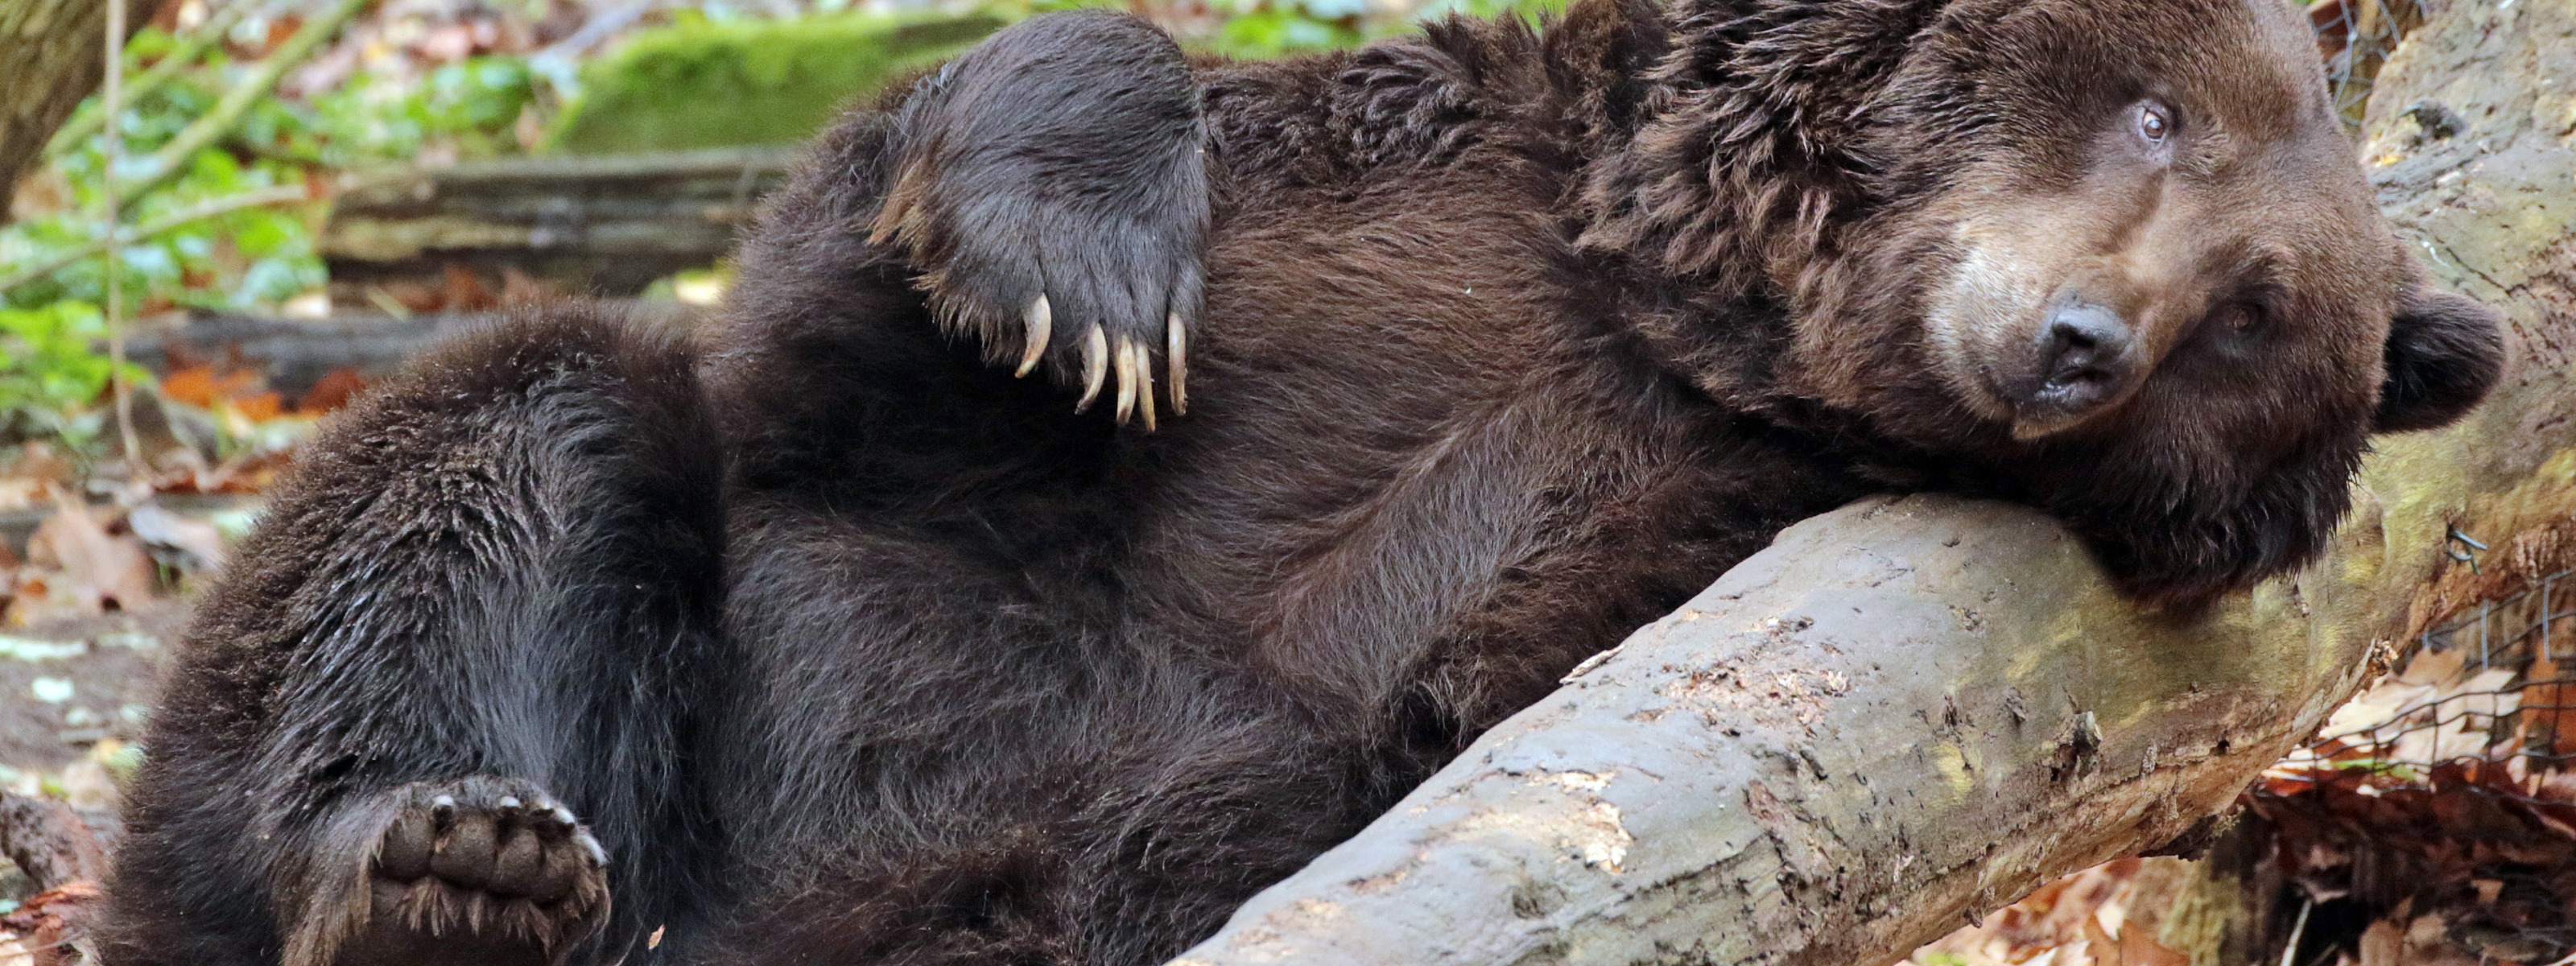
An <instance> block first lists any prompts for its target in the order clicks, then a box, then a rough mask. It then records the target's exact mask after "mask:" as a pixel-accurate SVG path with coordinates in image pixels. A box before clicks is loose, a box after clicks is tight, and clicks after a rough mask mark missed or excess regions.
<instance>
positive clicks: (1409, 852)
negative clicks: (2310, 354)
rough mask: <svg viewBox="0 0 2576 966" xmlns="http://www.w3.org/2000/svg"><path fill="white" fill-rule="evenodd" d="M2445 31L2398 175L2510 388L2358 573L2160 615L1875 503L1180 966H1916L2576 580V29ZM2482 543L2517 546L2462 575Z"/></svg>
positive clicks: (2389, 447)
mask: <svg viewBox="0 0 2576 966" xmlns="http://www.w3.org/2000/svg"><path fill="white" fill-rule="evenodd" d="M2426 35H2431V36H2432V37H2434V38H2436V39H2435V40H2433V41H2425V42H2423V43H2422V44H2421V46H2423V47H2424V49H2425V50H2426V51H2427V52H2428V53H2426V54H2424V55H2420V56H2415V57H2411V58H2410V57H2409V56H2408V50H2413V49H2415V47H2416V46H2418V45H2415V44H2410V47H2409V48H2408V49H2407V50H2401V51H2400V53H2399V55H2398V56H2397V57H2396V58H2395V59H2393V60H2392V61H2391V62H2390V64H2389V65H2388V68H2387V70H2386V72H2384V73H2383V74H2382V77H2381V84H2382V91H2381V93H2380V95H2379V96H2380V97H2383V98H2388V99H2389V101H2390V102H2387V103H2382V104H2379V105H2376V106H2374V108H2373V116H2372V124H2371V125H2370V126H2369V128H2368V130H2369V132H2370V137H2369V138H2368V141H2367V145H2366V147H2365V160H2366V161H2367V162H2368V163H2370V164H2371V166H2372V168H2373V170H2374V172H2375V173H2376V175H2377V177H2378V181H2379V183H2380V185H2381V187H2382V188H2383V190H2384V192H2385V194H2384V195H2383V198H2382V202H2383V207H2384V208H2386V209H2387V210H2388V211H2389V213H2390V215H2391V216H2392V217H2393V218H2394V219H2395V220H2396V221H2397V222H2398V224H2399V228H2400V230H2401V231H2402V232H2404V233H2405V234H2406V235H2407V236H2408V237H2409V238H2410V239H2413V240H2415V241H2417V242H2418V243H2419V244H2420V245H2421V246H2422V249H2423V251H2424V252H2425V253H2426V255H2427V257H2428V261H2429V262H2430V263H2431V264H2432V266H2433V267H2434V270H2435V272H2436V274H2437V275H2438V276H2439V277H2440V279H2441V280H2442V281H2443V282H2444V283H2446V284H2450V285H2453V286H2454V287H2457V288H2459V289H2460V290H2462V291H2465V292H2468V293H2469V294H2472V295H2474V296H2477V297H2479V298H2481V299H2483V300H2485V301H2487V302H2488V303H2489V304H2490V305H2493V306H2496V307H2497V308H2498V309H2500V310H2501V311H2503V312H2504V313H2505V314H2506V315H2507V317H2508V319H2509V320H2510V326H2509V333H2508V337H2507V338H2508V342H2509V344H2510V347H2511V351H2512V352H2513V354H2514V360H2513V362H2512V364H2511V368H2510V369H2509V370H2508V376H2507V378H2506V381H2505V384H2504V385H2503V386H2501V387H2499V389H2498V390H2497V392H2496V394H2495V396H2494V397H2493V398H2492V399H2491V400H2490V401H2489V403H2488V404H2487V405H2486V406H2484V407H2482V408H2481V409H2480V410H2478V411H2477V412H2475V413H2473V414H2472V415H2471V416H2470V417H2469V418H2468V419H2467V420H2465V421H2464V422H2463V423H2462V424H2461V425H2458V426H2455V427H2452V428H2450V429H2447V430H2444V431H2441V432H2436V433H2421V434H2414V435H2410V436H2402V437H2393V438H2385V439H2382V440H2380V441H2379V442H2378V444H2377V445H2378V448H2379V452H2378V453H2377V454H2376V455H2375V456H2374V457H2373V458H2372V459H2371V460H2370V461H2369V463H2368V465H2367V466H2366V467H2365V469H2364V471H2363V474H2362V478H2361V479H2360V480H2359V481H2358V483H2357V484H2356V493H2355V507H2354V511H2353V513H2352V515H2351V517H2350V518H2349V519H2348V520H2347V521H2346V522H2345V525H2344V527H2343V529H2342V530H2341V532H2340V533H2339V535H2338V537H2337V539H2336V541H2335V544H2334V547H2333V549H2332V551H2331V552H2330V554H2329V556H2328V557H2327V559H2325V560H2324V561H2322V562H2321V563H2319V564H2317V565H2316V566H2314V567H2311V568H2309V569H2307V570H2306V571H2304V572H2302V573H2300V574H2297V575H2295V576H2292V577H2289V578H2284V579H2281V580H2276V581H2273V582H2271V583H2269V584H2267V585H2265V586H2263V587H2261V588H2258V589H2257V590H2256V591H2254V592H2253V593H2251V594H2247V595H2242V596H2239V597H2237V598H2234V599H2230V600H2226V601H2223V602H2221V603H2219V604H2217V605H2214V606H2213V607H2211V608H2210V609H2208V610H2207V611H2205V612H2202V613H2194V614H2181V613H2154V612H2148V611H2144V610H2141V609H2139V608H2137V607H2135V606H2133V605H2131V604H2130V603H2128V602H2127V601H2125V600H2123V599H2121V598H2119V597H2118V596H2116V595H2115V594H2113V593H2112V592H2111V591H2110V590H2109V589H2108V587H2107V585H2106V584H2105V583H2104V582H2103V581H2102V580H2101V578H2100V576H2099V574H2098V572H2097V570H2096V568H2095V567H2094V565H2093V563H2092V562H2091V560H2090V559H2089V558H2088V557H2087V556H2086V555H2085V553H2084V552H2083V550H2082V549H2081V547H2079V546H2078V545H2077V544H2076V542H2075V541H2074V540H2073V539H2072V538H2071V537H2070V536H2068V535H2067V534H2066V533H2065V532H2064V531H2063V530H2062V529H2060V528H2059V527H2058V526H2057V525H2056V524H2055V523H2054V522H2052V521H2050V520H2048V519H2046V518H2045V517H2043V516H2041V515H2039V514H2038V513H2036V512H2033V511H2030V510H2027V509H2021V508H2016V507H2010V506H2002V505H1996V504H1987V503H1977V502H1971V501H1966V500H1960V499H1954V498H1948V497H1940V496H1913V497H1905V498H1879V499H1872V500H1867V501H1863V502H1861V503H1859V504H1856V505H1854V506H1851V507H1847V508H1845V509H1843V510H1840V511H1837V512H1834V513H1831V514H1827V515H1825V516H1822V517H1818V518H1816V519H1814V520H1810V521H1807V522H1805V523H1802V524H1799V525H1798V526H1795V527H1792V528H1790V529H1789V530H1788V531H1786V532H1784V533H1782V534H1781V535H1780V537H1779V539H1778V541H1777V542H1776V543H1775V544H1774V545H1773V546H1772V547H1771V548H1770V549H1768V550H1766V551H1764V552H1762V553H1760V554H1757V555H1755V556H1754V557H1753V558H1751V559H1749V560H1747V561H1745V562H1744V563H1743V564H1742V565H1740V566H1738V567H1737V568H1735V569H1734V570H1733V571H1731V572H1729V573H1728V574H1727V575H1726V576H1725V577H1724V578H1723V579H1721V580H1720V581H1719V582H1718V583H1717V584H1716V585H1715V586H1713V587H1711V588H1709V590H1707V591H1706V592H1704V593H1702V594H1701V595H1700V596H1699V597H1698V598H1697V599H1695V600H1693V601H1691V603H1690V604H1689V605H1688V606H1686V607H1684V608H1683V609H1682V610H1680V611H1679V612H1677V613H1675V614H1673V615H1671V616H1670V617H1667V618H1665V619H1664V620H1662V621H1660V622H1658V623H1656V624H1654V625H1653V626H1650V627H1647V628H1645V629H1644V630H1641V631H1639V632H1638V633H1637V634H1636V635H1635V636H1633V637H1631V638H1629V640H1628V641H1627V642H1626V643H1624V644H1622V645H1620V646H1619V647H1618V648H1616V649H1614V650H1613V651H1611V652H1608V653H1607V654H1605V655H1603V656H1601V657H1599V658H1596V659H1595V660H1594V661H1592V662H1587V664H1586V666H1584V667H1583V668H1580V669H1578V670H1577V671H1575V673H1574V674H1573V675H1571V676H1570V677H1569V678H1568V679H1567V680H1568V685H1567V686H1566V687H1565V688H1564V689H1563V690H1561V691H1559V692H1557V693H1556V694H1555V695H1553V696H1551V697H1550V698H1548V699H1547V700H1545V701H1542V702H1540V703H1539V704H1538V705H1536V706H1534V707H1532V708H1530V709H1528V710H1527V711H1524V712H1522V713H1521V714H1520V715H1518V716H1515V717H1513V718H1512V719H1510V720H1508V721H1506V722H1504V723H1503V724H1502V725H1501V726H1499V727H1497V728H1495V729H1494V730H1493V731H1492V732H1490V733H1488V734H1486V735H1485V736H1484V737H1483V738H1482V739H1481V740H1479V741H1478V742H1477V743H1476V744H1475V745H1474V746H1473V747H1471V748H1470V749H1469V750H1468V751H1467V753H1466V754H1465V755H1463V756H1461V757H1460V758H1459V759H1458V760H1457V761H1456V762H1454V763H1452V764H1451V765H1450V767H1448V768H1447V769H1444V770H1443V771H1441V772H1440V773H1439V774H1438V775H1436V776H1434V777H1433V778H1432V779H1431V780H1430V781H1429V782H1427V783H1425V784H1424V785H1423V786H1422V787H1421V788H1420V789H1418V790H1416V791H1415V792H1414V794H1412V795H1411V796H1409V797H1407V798H1406V799H1405V800H1404V801H1403V802H1402V803H1401V804H1399V805H1398V806H1397V807H1396V808H1395V809H1394V810H1393V811H1392V812H1390V813H1388V814H1387V815H1386V816H1384V817H1383V818H1381V819H1380V820H1379V821H1378V822H1376V823H1375V824H1373V825H1371V826H1370V827H1369V828H1368V829H1366V830H1365V831H1363V832H1362V833H1361V834H1360V835H1359V836H1357V837H1356V838H1354V839H1352V840H1351V841H1350V842H1347V843H1345V844H1344V845H1342V846H1341V847H1339V848H1336V849H1334V850H1333V851H1331V852H1328V853H1326V854H1325V855H1323V856H1322V857H1320V858H1318V859H1317V860H1316V861H1315V862H1314V863H1313V864H1311V865H1309V866H1308V867H1307V868H1306V869H1305V870H1304V871H1302V872H1300V873H1298V874H1297V875H1295V876H1293V877H1291V878H1289V879H1288V880H1287V881H1284V882H1282V883H1279V884H1278V885H1276V886H1274V887H1272V888H1271V889H1269V890H1267V891H1264V892H1263V893H1261V894H1260V895H1259V896H1256V897H1255V898H1254V899H1253V900H1252V901H1251V902H1249V903H1247V904H1245V906H1244V907H1243V908H1242V909H1241V910H1239V911H1238V912H1237V913H1236V915H1235V916H1234V918H1233V919H1232V921H1230V922H1229V923H1228V924H1227V925H1226V927H1225V928H1224V929H1223V930H1222V931H1221V932H1220V933H1219V934H1218V935H1216V936H1215V937H1213V938H1211V939H1209V940H1207V941H1206V942H1205V943H1203V944H1201V945H1200V946H1198V947H1197V948H1195V949H1193V950H1191V951H1190V952H1188V953H1187V954H1185V955H1184V956H1183V957H1182V958H1181V959H1179V960H1176V961H1175V963H1176V966H1179V964H1188V966H1219V964H1224V966H1232V964H1253V963H1261V964H1300V963H1314V964H1333V966H1369V964H1380V963H1383V964H1390V966H1392V964H1408V966H1421V964H1431V963H1458V964H1494V966H1502V964H1522V963H1530V964H1536V963H1557V962H1566V963H1577V962H1579V963H1620V964H1624V963H1663V962H1690V963H1743V962H1759V963H1779V964H1800V963H1816V964H1825V963H1834V964H1846V963H1884V962H1890V961H1893V960H1895V959H1898V958H1901V957H1903V956H1904V955H1905V954H1906V953H1907V952H1908V951H1910V950H1912V949H1914V948H1915V947H1916V946H1918V945H1920V944H1922V943H1924V942H1926V941H1929V940H1931V939H1933V938H1936V937H1938V936H1939V935H1941V934H1942V933H1944V932H1946V931H1948V930H1949V929H1951V928H1952V927H1953V926H1955V925H1957V924H1959V923H1960V922H1962V921H1963V919H1966V918H1967V917H1970V916H1973V915H1976V914H1981V913H1983V912H1985V911H1987V910H1990V909H1993V908H1995V907H1996V906H1998V905H2000V904H2002V903H2005V902H2008V901H2010V900H2012V899H2014V898H2016V897H2019V896H2021V895H2023V894H2024V893H2027V892H2028V891H2030V890H2031V889H2033V888H2034V887H2036V886H2038V885H2041V884H2043V883H2045V882H2047V881H2049V880H2050V879H2053V878H2055V877H2057V876H2060V875H2063V874H2065V873H2068V872H2071V871H2073V870H2076V869H2079V868H2082V867H2085V866H2087V865H2091V864H2093V863H2096V862H2100V861H2102V860H2105V859H2109V858H2113V857H2116V856H2121V855H2128V854H2135V853H2137V852H2140V851H2141V850H2146V849H2151V848H2154V847H2156V846H2159V845H2162V844H2165V843H2168V842H2170V841H2173V840H2175V839H2176V838H2177V837H2181V836H2185V835H2186V834H2187V833H2189V832H2191V831H2192V830H2193V829H2194V827H2195V825H2196V824H2198V823H2201V822H2204V821H2206V820H2207V819H2208V817H2209V816H2211V815H2214V814H2216V813H2218V812H2219V811H2220V810H2222V809H2224V808H2225V807H2227V805H2228V804H2229V803H2230V802H2231V801H2232V800H2233V799H2234V798H2235V797H2236V795H2237V793H2238V792H2239V791H2240V790H2241V789H2243V788H2244V787H2245V786H2246V785H2247V783H2248V782H2250V781H2251V780H2252V779H2253V778H2254V776H2255V775H2256V774H2257V773H2258V772H2260V771H2261V770H2262V769H2263V768H2264V767H2265V766H2267V765H2269V764H2271V763H2272V762H2273V761H2274V760H2276V759H2278V758H2279V757H2280V756H2281V755H2282V754H2283V753H2284V752H2286V751H2287V750H2289V749H2290V748H2291V747H2292V746H2293V745H2294V744H2295V743H2297V742H2299V741H2301V740H2303V739H2305V738H2306V737H2307V736H2308V735H2310V734H2311V733H2312V732H2313V731H2314V730H2315V728H2316V727H2317V726H2318V724H2320V723H2321V722H2322V721H2323V720H2324V718H2325V716H2326V715H2327V714H2328V713H2329V712H2330V711H2332V710H2333V709H2334V708H2335V707H2336V706H2337V705H2339V704H2341V703H2342V702H2343V701H2344V700H2345V699H2346V698H2348V697H2349V696H2350V695H2351V694H2352V693H2353V691H2354V690H2355V689H2356V688H2357V687H2358V686H2359V685H2360V684H2361V683H2362V681H2363V679H2364V677H2365V676H2366V674H2367V673H2368V672H2369V671H2370V670H2372V669H2375V668H2379V667H2384V663H2385V659H2386V658H2387V657H2389V656H2390V655H2391V654H2392V653H2393V648H2392V642H2398V641H2404V640H2408V639H2410V638H2411V636H2412V635H2413V634H2415V633H2417V632H2420V631H2421V630H2423V629H2424V628H2426V627H2428V626H2430V625H2431V624H2432V623H2433V622H2435V621H2438V620H2439V619H2441V618H2442V617H2443V616H2444V615H2445V613H2446V612H2448V611H2449V610H2451V609H2453V608H2456V607H2458V606H2460V605H2462V604H2466V603H2469V602H2472V601H2474V600H2477V599H2482V598H2481V596H2480V595H2481V594H2485V593H2492V592H2495V591H2496V590H2497V589H2498V588H2499V587H2501V586H2504V585H2507V584H2510V583H2511V582H2513V581H2515V580H2519V579H2529V578H2531V577H2536V576H2538V575H2539V574H2541V573H2545V572H2547V568H2550V567H2555V566H2562V565H2564V563H2566V562H2567V561H2566V560H2564V559H2563V558H2565V557H2567V556H2569V555H2571V554H2576V539H2568V538H2570V537H2576V530H2571V529H2570V528H2569V526H2568V521H2569V520H2571V519H2576V449H2571V447H2576V379H2571V376H2570V374H2569V365H2568V363H2569V359H2568V352H2569V349H2570V348H2571V347H2576V294H2571V293H2576V177H2571V173H2576V144H2571V141H2576V139H2571V138H2570V136H2569V135H2570V133H2571V130H2576V90H2564V89H2561V88H2563V87H2565V86H2566V85H2564V84H2563V78H2565V77H2568V76H2576V71H2571V70H2569V69H2568V68H2569V67H2570V66H2571V65H2569V64H2567V63H2566V61H2567V60H2568V59H2569V58H2571V57H2576V42H2571V40H2576V0H2522V2H2520V3H2519V4H2516V3H2514V2H2513V0H2476V2H2468V0H2463V2H2460V3H2457V4H2454V5H2453V6H2452V7H2451V8H2450V9H2448V10H2446V11H2443V12H2442V13H2441V14H2439V15H2438V16H2436V17H2434V18H2433V20H2432V21H2431V22H2428V23H2427V24H2426V25H2425V27H2424V28H2423V32H2422V33H2421V34H2419V37H2423V36H2426ZM2499 68H2502V69H2501V70H2500V69H2499ZM2553 84H2556V85H2557V86H2552V85H2553ZM2391 91H2395V92H2396V93H2393V94H2392V93H2391ZM2418 101H2422V102H2425V103H2431V104H2433V107H2431V108H2421V109H2419V108H2418V106H2417V104H2418ZM2418 116H2420V117H2421V118H2422V119H2423V120H2422V121H2421V122H2420V123H2419V122H2418V121H2417V120H2415V119H2414V118H2416V117H2418ZM2446 131H2447V132H2448V133H2444V132H2446ZM2453 527H2457V528H2458V529H2459V530H2461V531H2464V532H2467V533H2471V534H2475V535H2477V536H2478V537H2480V538H2482V539H2485V540H2487V541H2488V542H2489V543H2490V544H2492V545H2494V546H2496V547H2498V548H2499V551H2498V552H2494V553H2490V554H2489V555H2488V556H2487V559H2486V560H2484V561H2482V566H2481V567H2480V568H2478V569H2477V570H2476V571H2474V572H2472V570H2471V568H2469V567H2466V566H2461V565H2457V564H2455V563H2454V562H2453V561H2452V560H2451V559H2450V558H2449V557H2448V556H2447V555H2446V549H2447V547H2448V545H2449V541H2448V534H2449V533H2450V532H2451V530H2452V528H2453ZM2551 534H2558V536H2549V535H2551ZM2454 570H2456V571H2457V574H2453V573H2452V572H2453V571H2454Z"/></svg>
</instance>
